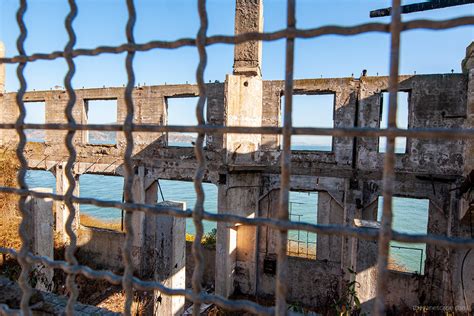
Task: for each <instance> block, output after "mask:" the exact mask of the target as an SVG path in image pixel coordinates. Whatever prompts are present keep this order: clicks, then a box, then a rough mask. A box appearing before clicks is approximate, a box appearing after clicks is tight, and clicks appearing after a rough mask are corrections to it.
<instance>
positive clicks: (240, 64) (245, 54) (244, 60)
mask: <svg viewBox="0 0 474 316" xmlns="http://www.w3.org/2000/svg"><path fill="white" fill-rule="evenodd" d="M247 32H263V0H237V1H236V3H235V35H239V34H242V33H247ZM261 60H262V42H261V41H249V42H245V43H242V44H238V45H235V46H234V74H235V75H243V74H244V75H251V76H257V75H261V73H262V72H261Z"/></svg>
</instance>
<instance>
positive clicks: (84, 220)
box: [80, 214, 122, 231]
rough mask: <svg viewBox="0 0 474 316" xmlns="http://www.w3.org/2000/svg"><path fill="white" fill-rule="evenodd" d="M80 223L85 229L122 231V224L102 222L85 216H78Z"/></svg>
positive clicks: (118, 222)
mask: <svg viewBox="0 0 474 316" xmlns="http://www.w3.org/2000/svg"><path fill="white" fill-rule="evenodd" d="M80 223H81V225H82V226H87V227H95V228H103V229H109V230H116V231H122V223H121V222H120V221H104V220H102V219H99V218H96V217H93V216H89V215H86V214H80Z"/></svg>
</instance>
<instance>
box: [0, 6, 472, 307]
mask: <svg viewBox="0 0 474 316" xmlns="http://www.w3.org/2000/svg"><path fill="white" fill-rule="evenodd" d="M262 2H263V1H262V0H259V1H244V0H237V1H236V3H237V8H236V18H235V23H236V24H235V34H241V33H246V32H259V31H262V30H263V4H262ZM261 51H262V44H261V42H258V41H250V42H245V43H243V44H238V45H236V46H235V51H234V72H233V74H229V75H227V77H226V80H225V82H223V83H219V82H216V83H209V84H206V89H207V113H206V121H207V123H208V124H210V125H215V126H255V127H259V126H270V127H279V126H282V119H281V113H282V106H283V105H282V96H283V95H284V82H283V81H278V80H263V79H262V71H261V64H262V53H261ZM0 52H3V49H2V48H0ZM460 62H461V61H460ZM462 64H463V73H459V74H458V73H450V74H431V75H401V76H399V78H398V81H399V87H400V91H402V92H406V93H407V94H408V113H409V114H408V129H416V128H429V127H432V128H465V129H472V128H473V123H474V44H471V45H470V46H469V47H468V48H467V54H466V58H465V60H464V61H463V62H462ZM0 67H4V65H3V64H1V65H0ZM4 80H5V79H4V71H3V72H2V69H1V68H0V90H1V91H3V88H4ZM124 89H125V88H121V87H109V88H96V89H76V90H75V93H76V96H77V100H76V103H75V106H74V111H73V114H74V117H75V119H76V121H77V122H78V123H82V124H87V104H88V102H89V101H93V100H115V101H116V104H117V117H116V118H111V121H116V122H118V123H122V122H123V121H124V119H125V115H126V105H125V100H124ZM387 89H388V77H384V76H376V77H373V76H362V77H360V78H353V77H348V78H318V79H313V78H308V79H299V80H295V81H294V94H295V95H321V94H325V95H327V94H329V95H332V96H333V98H334V108H333V111H334V114H333V118H334V127H339V128H344V127H368V128H371V127H375V128H377V127H380V123H381V117H382V115H381V112H382V95H383V92H385V91H387ZM198 95H199V91H198V87H197V86H196V85H193V84H178V85H159V86H142V87H136V88H135V89H134V90H133V94H132V96H133V100H134V106H135V117H134V122H135V123H141V124H150V125H166V124H167V122H168V110H167V109H168V101H169V100H170V99H172V98H188V97H195V96H198ZM15 98H16V93H0V108H1V109H2V111H0V122H1V123H7V124H15V122H16V120H17V117H18V114H19V110H18V106H17V104H16V100H15ZM67 100H68V97H67V93H66V91H64V90H51V91H28V92H27V93H26V94H25V97H24V101H25V102H44V104H45V112H46V116H45V123H67V121H66V119H65V116H64V109H65V106H66V103H67ZM315 113H317V109H315ZM65 134H66V132H65V131H58V130H46V131H45V134H44V141H43V142H35V143H33V142H29V143H28V144H27V146H26V149H25V155H26V156H27V157H28V166H29V168H30V169H35V170H49V171H51V172H52V173H53V174H54V175H55V177H56V181H57V185H56V193H57V194H63V193H64V192H65V191H66V189H67V186H68V185H67V180H66V179H65V176H64V164H65V161H66V159H67V156H68V151H67V148H66V146H65V144H64V137H65ZM133 136H134V145H135V147H134V153H133V164H134V168H135V170H136V176H135V180H134V184H133V190H134V192H135V193H136V194H135V196H138V197H139V199H138V201H137V202H141V203H148V204H155V203H157V194H158V191H157V190H158V188H157V185H156V181H157V180H161V179H169V180H181V181H192V180H193V177H194V174H195V170H196V168H197V164H198V163H197V160H196V156H195V153H194V150H193V148H188V147H175V146H169V145H168V135H167V134H166V133H158V132H134V134H133ZM17 137H18V136H17V134H16V131H15V130H6V129H2V130H0V142H1V145H2V146H3V147H4V148H14V147H15V146H16V144H17V142H18V139H17ZM115 140H116V141H115V143H114V144H102V145H100V144H91V143H89V142H88V136H87V131H77V132H76V134H75V138H74V145H75V148H76V150H77V160H76V163H75V165H74V173H75V176H76V178H77V179H78V178H79V176H80V175H82V174H103V175H119V176H120V175H123V166H122V164H123V156H124V151H125V144H126V141H125V136H124V134H123V133H122V132H116V133H115ZM378 148H379V139H378V138H375V137H338V136H334V137H333V138H332V149H331V151H328V152H323V151H301V150H294V151H293V152H292V158H291V164H292V168H291V170H292V175H291V190H292V191H304V192H318V196H319V199H318V204H317V205H314V206H313V207H314V209H315V210H318V212H317V214H318V215H317V218H316V220H317V223H318V224H327V225H331V224H343V225H347V226H362V227H374V228H373V229H378V228H377V227H378V226H377V224H376V221H377V220H378V218H377V201H378V199H379V198H380V196H381V195H382V176H383V175H382V170H383V159H384V153H382V152H379V149H378ZM205 156H206V162H207V163H206V172H205V176H204V180H205V181H206V182H209V183H212V184H214V185H216V186H217V188H218V198H217V205H218V212H219V213H222V214H233V215H239V216H245V217H252V218H259V217H263V218H272V217H275V216H276V213H275V212H276V210H277V209H278V201H279V198H278V196H279V188H280V158H281V140H280V136H278V135H271V134H229V133H227V134H208V135H206V146H205ZM473 169H474V145H473V144H472V142H471V141H469V140H458V141H452V140H443V139H429V138H424V139H421V138H420V139H415V138H408V139H407V141H406V150H405V152H404V153H400V154H397V155H396V165H395V190H394V196H399V197H407V198H415V199H427V200H429V212H428V227H427V231H428V234H434V235H443V236H457V237H463V238H472V237H473V236H472V227H473V225H474V214H473V212H474V210H473V208H472V207H470V206H469V205H470V203H471V202H472V201H469V200H466V199H465V198H464V197H463V196H461V194H460V193H459V191H458V190H457V189H456V188H458V187H459V185H460V183H461V182H462V181H463V179H464V177H465V176H466V175H467V174H469V172H470V171H471V170H473ZM78 184H79V182H78V181H77V184H76V185H77V192H76V195H79V191H80V188H79V187H78ZM55 203H56V227H55V229H56V232H57V233H63V234H64V231H65V219H66V217H67V209H66V208H65V207H64V205H63V204H62V202H55ZM58 210H59V211H58ZM61 210H62V211H61ZM133 217H134V218H133V225H134V231H135V238H134V255H135V258H136V266H137V267H139V266H140V265H141V264H142V263H143V262H146V259H147V258H146V255H145V254H144V252H143V249H144V248H145V244H146V238H145V237H144V236H145V235H146V234H145V232H146V223H147V221H146V220H145V214H143V213H139V212H138V213H135V214H134V215H133ZM315 217H316V212H315ZM74 227H75V229H76V231H77V232H78V233H79V240H80V241H81V238H85V239H87V238H86V237H85V236H86V235H87V234H91V232H90V231H91V230H93V228H84V227H82V228H81V225H80V223H79V217H77V219H76V225H75V226H74ZM100 234H102V235H104V236H103V237H100V238H99V237H97V238H98V240H100V239H101V240H108V242H109V244H108V247H109V249H110V251H111V252H113V254H109V255H107V256H105V257H104V256H103V258H102V260H104V262H106V261H107V260H111V259H110V258H119V257H120V247H121V246H120V245H121V243H123V234H121V233H108V232H104V231H100V232H99V231H98V232H97V233H96V236H99V235H100ZM277 235H278V234H277V231H275V230H272V229H270V228H268V227H259V226H246V225H230V224H227V223H221V222H219V223H218V224H217V246H216V258H217V259H216V261H215V264H214V265H215V274H214V284H215V291H216V294H219V295H222V296H224V297H230V296H231V295H232V294H234V293H236V292H238V293H242V294H246V295H250V296H255V297H257V296H261V297H271V296H273V295H274V289H275V275H274V273H273V272H272V268H271V267H272V266H274V265H276V264H277V263H276V259H275V254H276V250H275V247H276V240H277V238H278V236H277ZM81 236H82V237H81ZM110 236H112V237H110ZM114 238H115V239H114ZM65 241H66V242H67V240H65ZM86 246H87V247H91V249H92V248H94V247H95V248H94V249H95V251H98V250H97V249H99V248H100V247H98V246H97V245H96V246H94V245H92V244H84V247H86ZM377 247H378V246H377V242H376V241H366V240H362V239H357V238H352V237H351V238H349V237H344V236H339V235H321V236H320V235H318V237H317V253H316V259H308V258H298V257H290V258H289V271H288V273H289V280H290V283H289V284H288V286H289V292H288V295H289V296H288V298H287V299H288V301H291V302H300V303H301V304H303V305H308V306H313V307H321V306H324V305H328V304H331V303H332V301H331V299H333V298H334V297H337V296H338V295H341V291H343V288H344V285H345V284H346V282H348V281H351V280H353V279H354V278H355V280H356V281H358V282H359V283H360V288H358V295H359V299H360V301H361V303H362V305H363V308H364V309H366V310H369V309H370V308H372V304H373V300H374V297H375V287H376V277H377V269H376V265H377ZM465 253H466V250H453V249H447V248H443V247H439V246H434V245H429V244H428V245H427V246H426V260H425V263H424V268H423V270H424V273H423V274H413V273H406V272H399V271H391V272H390V285H389V293H387V297H386V305H387V307H388V308H394V309H396V308H402V307H405V308H411V307H412V306H420V305H446V306H465V305H466V304H467V306H468V307H469V308H471V306H472V305H473V304H474V294H473V293H474V270H473V269H472V267H473V266H474V255H471V256H469V257H466V258H465V263H464V269H463V268H462V266H463V258H464V256H465ZM109 263H110V264H111V265H120V260H116V262H113V263H112V262H109ZM465 267H471V268H469V269H467V268H465ZM348 268H351V269H352V270H354V271H355V272H356V273H357V275H356V276H354V275H353V274H351V273H348ZM461 279H463V282H461Z"/></svg>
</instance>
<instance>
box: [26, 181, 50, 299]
mask: <svg viewBox="0 0 474 316" xmlns="http://www.w3.org/2000/svg"><path fill="white" fill-rule="evenodd" d="M32 190H34V191H39V192H45V193H52V192H53V190H52V189H49V188H32ZM26 210H27V212H28V213H29V225H28V227H27V230H28V236H29V237H30V247H31V248H30V250H31V252H32V253H33V254H34V255H37V256H45V257H48V258H50V259H53V258H54V239H53V223H54V219H53V201H52V200H51V199H40V198H34V197H31V196H29V197H28V198H27V199H26ZM53 275H54V272H53V270H52V269H49V268H46V267H44V266H43V265H41V264H36V265H35V267H34V276H35V279H36V281H37V283H36V288H37V289H39V290H43V291H51V290H52V282H53Z"/></svg>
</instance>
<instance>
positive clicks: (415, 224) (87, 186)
mask: <svg viewBox="0 0 474 316" xmlns="http://www.w3.org/2000/svg"><path fill="white" fill-rule="evenodd" d="M26 180H27V183H28V186H29V187H30V188H34V187H48V188H52V189H53V190H55V186H56V184H55V178H54V176H53V175H52V173H50V172H48V171H39V170H30V171H28V173H27V176H26ZM79 186H80V196H81V197H88V198H98V199H105V200H113V201H119V202H120V201H122V191H123V178H122V177H114V176H102V175H89V174H85V175H82V176H81V177H80V178H79ZM160 187H161V192H158V201H161V200H162V195H163V197H164V199H165V200H174V201H184V202H186V207H187V208H193V207H194V204H195V201H196V193H195V191H194V185H193V183H192V182H182V181H170V180H160ZM203 187H204V191H205V203H204V207H205V210H206V211H208V212H217V187H216V186H215V185H213V184H209V183H204V184H203ZM317 202H318V194H317V193H316V192H311V193H306V192H290V213H291V219H292V220H294V221H302V222H308V223H314V224H315V223H316V220H317V207H316V205H317ZM382 203H383V199H382V198H379V218H380V216H381V209H382ZM393 209H394V219H393V226H394V228H395V229H396V230H398V231H400V232H408V233H426V231H427V223H428V200H415V199H405V198H397V197H396V198H394V202H393ZM80 211H81V212H82V213H84V214H87V215H89V216H92V217H95V218H98V219H101V220H105V221H115V222H120V220H121V218H122V211H121V210H120V209H115V208H99V207H96V206H92V205H81V206H80ZM204 227H205V231H206V232H209V231H211V230H212V229H213V228H215V227H216V224H215V223H214V222H204ZM186 230H187V232H188V233H190V234H193V233H194V226H193V223H192V220H191V219H188V221H187V226H186ZM289 239H290V240H293V241H290V245H292V244H293V245H298V240H299V241H300V243H299V245H300V246H301V245H305V244H307V250H305V251H307V252H308V253H309V254H310V255H311V254H314V253H315V252H316V243H315V242H316V235H315V234H312V233H307V232H303V231H300V232H299V231H290V232H289ZM405 247H406V248H405ZM425 251H426V250H425V245H424V244H401V243H397V242H392V244H391V256H392V259H393V261H394V262H395V263H396V264H397V265H399V266H403V267H404V268H405V269H406V270H407V271H410V272H417V273H420V271H421V273H423V267H424V260H425Z"/></svg>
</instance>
